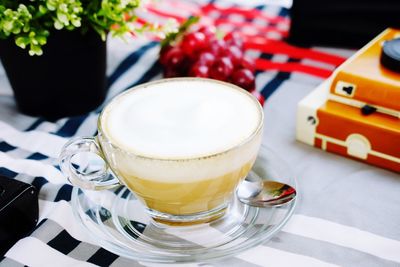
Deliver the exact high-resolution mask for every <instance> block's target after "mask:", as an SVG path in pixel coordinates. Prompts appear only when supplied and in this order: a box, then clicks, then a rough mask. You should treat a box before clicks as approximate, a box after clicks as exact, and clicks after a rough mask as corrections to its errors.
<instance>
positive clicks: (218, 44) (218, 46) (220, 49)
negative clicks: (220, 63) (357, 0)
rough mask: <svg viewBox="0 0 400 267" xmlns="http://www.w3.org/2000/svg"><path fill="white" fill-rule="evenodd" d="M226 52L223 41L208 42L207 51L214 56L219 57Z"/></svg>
mask: <svg viewBox="0 0 400 267" xmlns="http://www.w3.org/2000/svg"><path fill="white" fill-rule="evenodd" d="M225 50H226V42H225V41H224V40H214V41H212V42H210V45H209V48H208V51H210V52H211V53H212V54H213V55H215V56H220V55H222V54H223V53H224V51H225Z"/></svg>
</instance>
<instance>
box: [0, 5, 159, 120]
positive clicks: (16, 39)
mask: <svg viewBox="0 0 400 267" xmlns="http://www.w3.org/2000/svg"><path fill="white" fill-rule="evenodd" d="M139 7H140V0H0V39H1V40H0V58H1V61H2V63H3V66H4V68H5V70H6V73H7V76H8V78H9V81H10V84H11V86H12V88H13V90H14V95H15V99H16V103H17V106H18V108H19V109H20V111H21V112H23V113H26V114H29V115H33V116H43V117H45V118H47V119H57V118H60V117H65V116H73V115H79V114H83V113H86V112H88V111H90V110H92V109H94V108H95V107H97V106H98V105H99V104H101V103H102V102H103V100H104V98H105V95H106V43H105V41H106V38H107V34H108V33H110V34H112V35H113V36H123V35H125V34H126V33H129V32H132V31H135V32H143V31H151V30H158V31H161V30H162V29H161V28H159V27H157V26H155V25H152V24H144V25H141V26H137V24H134V23H132V22H133V21H134V20H135V19H136V18H137V16H136V15H135V12H136V11H137V9H138V8H139Z"/></svg>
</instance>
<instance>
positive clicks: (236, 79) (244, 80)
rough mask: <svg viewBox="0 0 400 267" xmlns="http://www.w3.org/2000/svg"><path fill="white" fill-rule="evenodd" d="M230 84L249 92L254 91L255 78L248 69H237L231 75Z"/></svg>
mask: <svg viewBox="0 0 400 267" xmlns="http://www.w3.org/2000/svg"><path fill="white" fill-rule="evenodd" d="M232 82H233V83H234V84H236V85H237V86H240V87H242V88H243V89H246V90H247V91H251V90H254V89H255V77H254V74H253V72H252V71H251V70H249V69H239V70H236V71H235V72H234V73H233V74H232Z"/></svg>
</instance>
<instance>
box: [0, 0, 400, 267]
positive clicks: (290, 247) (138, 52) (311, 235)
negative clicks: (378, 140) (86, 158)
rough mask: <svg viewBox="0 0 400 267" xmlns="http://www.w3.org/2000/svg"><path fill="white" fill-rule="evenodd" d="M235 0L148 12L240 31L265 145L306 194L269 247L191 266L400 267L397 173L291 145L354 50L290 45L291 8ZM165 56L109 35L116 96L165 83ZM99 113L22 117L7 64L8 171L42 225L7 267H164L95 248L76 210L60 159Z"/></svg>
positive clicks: (1, 103)
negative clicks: (310, 99) (316, 96)
mask: <svg viewBox="0 0 400 267" xmlns="http://www.w3.org/2000/svg"><path fill="white" fill-rule="evenodd" d="M234 2H236V4H232V1H227V0H225V1H223V0H220V1H213V2H206V1H197V3H193V2H192V1H178V0H169V1H159V4H158V5H157V6H156V7H155V8H154V9H151V10H149V12H148V13H147V14H146V16H149V17H151V16H158V17H160V18H165V17H170V16H174V17H175V18H176V19H178V20H182V18H183V17H185V16H188V15H190V14H198V15H201V16H202V17H203V18H208V19H209V20H210V21H211V22H213V23H215V24H217V25H218V26H220V27H222V28H226V29H232V28H236V29H237V30H239V31H241V32H242V33H243V35H244V36H245V37H246V40H247V41H246V48H247V54H248V55H249V56H252V57H255V58H257V70H258V71H257V80H256V83H257V90H258V91H259V92H260V93H261V95H262V96H263V97H264V98H265V99H266V102H265V106H264V111H265V133H264V139H263V142H264V144H266V145H267V146H269V147H270V148H271V149H272V150H273V151H274V152H275V153H276V154H278V155H279V156H280V157H282V158H284V159H285V160H286V161H287V162H288V163H289V164H290V165H291V166H292V168H293V170H294V173H295V174H296V176H297V179H298V184H299V188H298V190H299V192H300V198H299V202H298V206H297V209H296V211H295V214H294V215H293V217H292V218H291V219H290V221H289V223H288V224H287V225H286V226H285V227H284V228H283V230H282V231H281V232H279V233H278V234H277V235H276V236H275V237H274V238H273V239H272V240H270V241H269V242H268V243H266V244H263V245H260V246H258V247H255V248H252V249H250V250H248V251H245V252H243V253H241V254H238V255H237V256H235V257H232V258H228V259H224V260H220V261H214V262H208V263H199V262H197V263H192V264H186V265H184V266H228V265H229V266H232V267H233V266H240V267H242V266H243V267H244V266H400V177H399V176H398V175H397V174H394V173H391V172H388V171H385V170H383V169H378V168H375V167H372V166H368V165H365V164H363V163H359V162H355V161H351V160H348V159H345V158H342V157H339V156H336V155H332V154H328V153H325V152H322V151H320V150H317V149H314V148H312V147H308V146H306V145H303V144H300V143H298V142H296V141H295V113H296V104H297V102H298V101H299V100H300V99H302V98H303V97H304V96H305V95H306V94H308V93H309V92H310V91H311V90H313V88H315V87H316V86H317V85H318V84H319V83H321V82H322V81H323V80H324V79H325V78H326V77H327V76H329V75H330V73H331V72H332V70H333V69H334V68H335V67H336V66H337V65H339V64H340V63H341V62H343V60H344V59H345V58H346V57H347V56H348V55H350V54H351V53H352V51H346V50H333V49H316V48H313V49H302V48H297V47H293V46H290V45H288V44H286V43H285V42H284V41H283V38H284V37H285V36H286V35H287V32H288V27H289V23H290V19H289V17H288V9H287V8H282V7H279V6H273V5H265V4H264V3H265V2H264V1H255V0H254V1H247V2H250V5H252V6H251V8H248V7H242V6H238V3H239V2H240V1H234ZM272 2H274V1H272ZM255 3H257V4H259V5H256V4H255ZM173 10H175V12H174V11H173ZM176 10H179V14H176ZM158 49H159V47H158V43H157V42H153V41H146V40H142V39H132V40H130V41H129V42H128V44H126V43H124V42H122V41H120V40H118V39H110V40H109V42H108V52H109V53H108V62H109V65H108V81H109V94H108V99H110V98H112V97H113V96H115V95H116V94H118V93H119V92H121V91H123V90H125V89H126V88H129V87H131V86H133V85H136V84H140V83H143V82H146V81H149V80H154V79H159V78H161V69H160V66H159V65H158V64H157V62H156V60H157V53H158ZM97 115H98V112H96V111H95V112H92V113H89V114H86V115H84V116H78V117H72V118H64V119H60V120H58V121H56V122H48V121H45V120H43V119H40V118H33V117H28V116H24V115H22V114H20V113H18V111H17V110H16V108H15V103H14V99H13V96H12V93H11V89H10V86H9V84H8V81H7V79H6V77H5V74H4V71H3V70H2V69H1V68H0V174H2V175H5V176H8V177H10V178H11V179H18V180H20V181H24V182H28V183H31V184H33V185H34V186H36V187H37V188H38V189H39V190H40V194H39V205H40V218H39V223H38V225H37V226H36V228H35V229H34V231H33V232H32V234H31V235H30V236H28V237H25V238H23V239H21V240H19V241H18V242H17V243H16V244H15V245H14V246H13V247H12V248H11V249H10V250H9V251H8V252H7V253H6V254H5V256H3V257H2V258H0V266H24V265H27V266H94V265H100V266H109V265H111V266H164V265H162V264H154V263H147V262H138V261H132V260H129V259H126V258H123V257H119V256H118V255H115V254H113V253H111V252H109V251H107V250H105V249H103V248H101V247H99V246H98V244H97V243H96V239H95V238H93V237H90V236H88V234H87V233H86V232H85V231H84V230H83V229H82V228H81V226H80V225H79V223H77V221H76V220H75V219H74V217H73V215H72V210H71V204H70V199H71V191H72V186H71V185H69V184H67V182H66V180H65V178H64V177H63V176H62V175H61V173H60V171H59V169H58V168H57V157H58V154H59V151H60V148H61V147H62V146H63V144H64V143H65V142H66V141H67V140H68V139H70V138H71V137H73V136H81V135H93V134H95V132H96V119H97ZM399 149H400V148H399Z"/></svg>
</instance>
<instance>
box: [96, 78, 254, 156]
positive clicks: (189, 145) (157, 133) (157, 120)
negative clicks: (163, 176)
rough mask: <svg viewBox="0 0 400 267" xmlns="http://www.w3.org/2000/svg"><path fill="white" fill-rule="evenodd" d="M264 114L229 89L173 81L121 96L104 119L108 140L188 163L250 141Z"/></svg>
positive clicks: (144, 153)
mask: <svg viewBox="0 0 400 267" xmlns="http://www.w3.org/2000/svg"><path fill="white" fill-rule="evenodd" d="M260 120H262V114H261V112H260V110H259V107H258V106H257V105H255V103H254V100H253V99H252V98H251V97H250V96H249V95H247V94H245V93H243V92H242V91H239V90H233V89H232V88H231V87H230V86H227V85H224V84H222V83H221V84H220V83H211V82H207V81H202V80H174V81H169V82H168V83H155V84H151V85H148V86H146V87H142V88H138V89H134V90H132V91H129V92H127V93H125V94H123V95H120V96H118V97H117V98H116V99H115V100H113V101H112V103H111V104H109V105H108V106H107V107H106V109H105V110H104V112H103V115H102V118H101V124H102V129H103V131H104V134H105V135H106V136H107V138H108V139H109V140H110V141H111V142H112V143H114V144H116V145H117V146H118V147H121V148H123V149H124V150H126V151H130V152H133V153H135V154H137V155H141V156H146V157H155V158H168V159H183V158H195V157H202V156H207V155H212V154H216V153H218V152H222V151H225V150H228V149H230V148H232V147H234V146H236V145H238V144H240V143H242V142H243V141H244V140H246V139H247V138H248V137H249V136H251V135H252V134H253V133H254V132H255V130H256V129H257V128H258V127H259V124H260Z"/></svg>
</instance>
